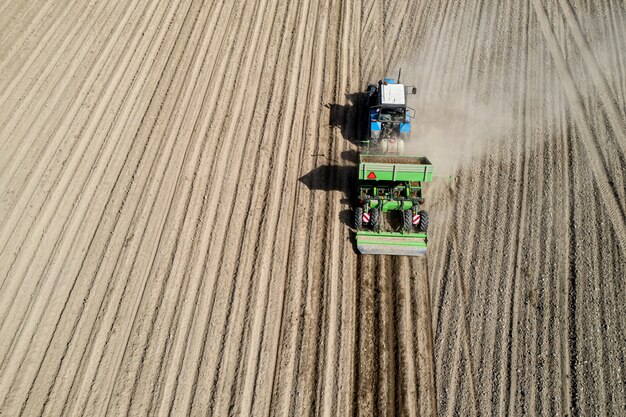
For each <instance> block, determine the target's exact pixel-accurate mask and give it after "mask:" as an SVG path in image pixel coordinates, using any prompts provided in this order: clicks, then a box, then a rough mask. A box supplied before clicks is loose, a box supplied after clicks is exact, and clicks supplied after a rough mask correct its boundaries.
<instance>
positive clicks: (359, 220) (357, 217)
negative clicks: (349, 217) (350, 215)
mask: <svg viewBox="0 0 626 417" xmlns="http://www.w3.org/2000/svg"><path fill="white" fill-rule="evenodd" d="M354 227H355V228H356V230H361V229H362V228H363V207H357V208H355V209H354Z"/></svg>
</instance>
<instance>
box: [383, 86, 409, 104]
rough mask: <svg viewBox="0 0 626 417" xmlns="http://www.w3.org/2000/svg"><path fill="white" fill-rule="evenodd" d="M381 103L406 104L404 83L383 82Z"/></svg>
mask: <svg viewBox="0 0 626 417" xmlns="http://www.w3.org/2000/svg"><path fill="white" fill-rule="evenodd" d="M380 104H381V105H387V106H405V105H406V97H405V95H404V85H403V84H385V83H383V84H381V85H380Z"/></svg>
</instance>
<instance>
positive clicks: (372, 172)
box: [367, 171, 376, 180]
mask: <svg viewBox="0 0 626 417" xmlns="http://www.w3.org/2000/svg"><path fill="white" fill-rule="evenodd" d="M367 178H368V179H370V180H375V179H376V174H374V171H370V173H369V174H368V175H367Z"/></svg>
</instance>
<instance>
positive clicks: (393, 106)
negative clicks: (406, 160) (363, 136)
mask: <svg viewBox="0 0 626 417" xmlns="http://www.w3.org/2000/svg"><path fill="white" fill-rule="evenodd" d="M367 92H368V109H369V120H368V145H372V147H373V148H375V149H376V150H377V151H378V152H380V153H383V154H387V153H390V154H398V155H401V154H402V153H403V152H404V140H406V139H408V138H409V136H410V134H411V118H412V116H411V114H410V111H409V108H408V107H407V103H406V96H407V94H415V88H414V87H413V88H409V87H406V86H405V85H404V84H399V83H397V82H396V81H395V80H393V79H390V78H385V79H384V80H382V81H379V82H378V84H377V85H374V84H371V85H370V86H369V87H368V91H367Z"/></svg>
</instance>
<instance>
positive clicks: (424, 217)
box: [419, 210, 428, 232]
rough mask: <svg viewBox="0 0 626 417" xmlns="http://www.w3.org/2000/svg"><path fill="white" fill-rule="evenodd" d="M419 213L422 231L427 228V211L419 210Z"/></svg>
mask: <svg viewBox="0 0 626 417" xmlns="http://www.w3.org/2000/svg"><path fill="white" fill-rule="evenodd" d="M419 215H420V230H421V231H422V232H425V231H427V230H428V212H427V211H423V210H422V211H420V212H419Z"/></svg>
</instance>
